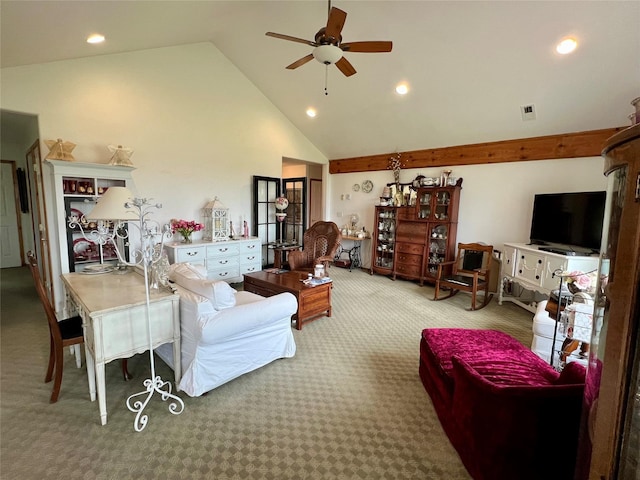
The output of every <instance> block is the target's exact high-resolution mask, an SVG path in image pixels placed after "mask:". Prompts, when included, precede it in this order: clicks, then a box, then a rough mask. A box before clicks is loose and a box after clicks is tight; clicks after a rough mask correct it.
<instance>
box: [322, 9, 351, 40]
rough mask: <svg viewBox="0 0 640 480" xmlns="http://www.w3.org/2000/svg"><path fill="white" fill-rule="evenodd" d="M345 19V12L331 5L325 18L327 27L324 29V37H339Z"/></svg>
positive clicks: (337, 38) (336, 38)
mask: <svg viewBox="0 0 640 480" xmlns="http://www.w3.org/2000/svg"><path fill="white" fill-rule="evenodd" d="M346 19H347V12H344V11H342V10H340V9H339V8H336V7H332V8H331V11H330V12H329V19H328V20H327V28H326V29H325V31H324V36H325V38H334V39H335V40H339V39H340V32H342V27H344V21H345V20H346Z"/></svg>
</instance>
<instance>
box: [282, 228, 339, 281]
mask: <svg viewBox="0 0 640 480" xmlns="http://www.w3.org/2000/svg"><path fill="white" fill-rule="evenodd" d="M341 240H342V235H341V234H340V229H339V228H338V226H337V225H336V224H335V223H334V222H316V223H314V224H313V225H311V227H309V228H308V229H307V230H306V231H305V232H304V236H303V240H302V247H303V248H302V250H298V251H294V252H290V253H289V268H291V270H312V269H313V267H314V266H315V265H317V264H319V263H322V264H323V265H324V266H325V270H326V269H327V268H328V267H329V262H331V261H332V260H333V259H334V257H335V255H336V252H337V251H338V247H339V246H340V241H341Z"/></svg>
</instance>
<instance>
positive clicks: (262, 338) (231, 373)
mask: <svg viewBox="0 0 640 480" xmlns="http://www.w3.org/2000/svg"><path fill="white" fill-rule="evenodd" d="M205 275H206V274H205ZM169 279H170V280H171V281H172V282H173V285H174V286H175V287H176V288H177V290H178V293H179V294H180V325H181V328H180V331H181V351H182V380H181V381H180V385H179V389H180V390H182V391H184V392H185V393H187V394H188V395H190V396H192V397H197V396H200V395H202V394H203V393H205V392H208V391H209V390H212V389H214V388H216V387H218V386H220V385H222V384H224V383H226V382H228V381H230V380H233V379H234V378H237V377H239V376H240V375H243V374H245V373H248V372H250V371H252V370H255V369H257V368H260V367H262V366H264V365H266V364H268V363H270V362H272V361H274V360H276V359H279V358H288V357H293V356H294V355H295V352H296V344H295V341H294V338H293V333H292V329H291V316H292V315H293V314H294V313H295V312H296V310H297V308H298V304H297V301H296V298H295V297H294V296H293V295H292V294H290V293H282V294H279V295H274V296H273V297H269V298H265V297H261V296H260V295H256V294H253V293H249V292H243V291H236V290H235V289H233V288H232V287H231V286H229V284H227V283H226V282H223V281H212V280H207V279H206V278H202V274H201V272H200V271H199V269H198V268H197V267H194V266H191V265H188V264H175V265H172V267H171V272H170V274H169ZM155 352H156V354H157V355H158V356H159V357H160V358H161V359H162V360H164V361H165V362H166V363H167V365H169V366H170V367H171V368H173V350H172V346H171V344H165V345H161V346H160V347H158V348H156V350H155Z"/></svg>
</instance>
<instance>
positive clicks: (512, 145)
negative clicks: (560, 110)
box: [329, 127, 626, 173]
mask: <svg viewBox="0 0 640 480" xmlns="http://www.w3.org/2000/svg"><path fill="white" fill-rule="evenodd" d="M625 128H626V127H616V128H605V129H602V130H590V131H587V132H577V133H565V134H560V135H548V136H544V137H533V138H523V139H518V140H504V141H500V142H488V143H476V144H473V145H460V146H457V147H443V148H429V149H425V150H414V151H410V152H400V153H401V161H402V168H428V167H455V166H461V165H480V164H488V163H504V162H523V161H529V160H549V159H558V158H578V157H598V156H600V155H601V152H602V147H603V145H604V144H605V142H606V140H607V139H608V138H609V137H611V136H612V135H614V134H615V133H617V132H619V131H621V130H624V129H625ZM397 153H398V152H390V153H383V154H379V155H368V156H364V157H353V158H341V159H336V160H330V161H329V173H353V172H372V171H377V170H387V169H389V158H390V157H392V156H394V155H396V154H397Z"/></svg>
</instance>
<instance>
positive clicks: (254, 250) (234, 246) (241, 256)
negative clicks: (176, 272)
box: [164, 237, 262, 283]
mask: <svg viewBox="0 0 640 480" xmlns="http://www.w3.org/2000/svg"><path fill="white" fill-rule="evenodd" d="M164 248H165V249H166V251H167V255H168V257H169V262H170V263H172V264H173V263H186V262H188V263H191V264H193V265H203V266H205V267H206V269H207V278H208V279H209V280H224V281H225V282H229V283H237V282H242V279H243V277H242V276H243V275H244V274H245V273H253V272H259V271H260V270H262V244H261V243H260V239H259V238H258V237H242V238H239V239H234V240H226V241H219V242H209V241H201V242H193V243H173V244H169V245H167V244H165V246H164Z"/></svg>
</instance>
